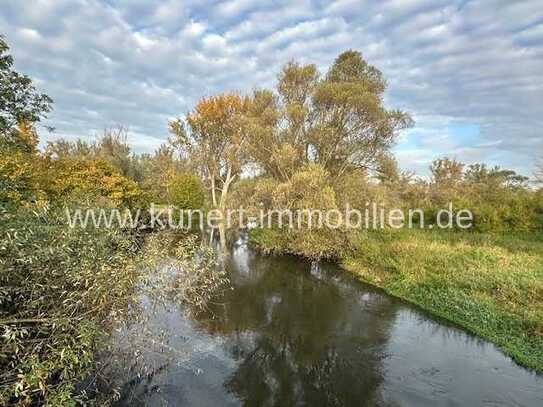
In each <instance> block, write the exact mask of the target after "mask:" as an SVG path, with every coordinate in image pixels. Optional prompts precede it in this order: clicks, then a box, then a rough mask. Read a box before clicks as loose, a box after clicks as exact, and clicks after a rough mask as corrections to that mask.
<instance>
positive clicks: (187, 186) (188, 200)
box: [168, 174, 204, 209]
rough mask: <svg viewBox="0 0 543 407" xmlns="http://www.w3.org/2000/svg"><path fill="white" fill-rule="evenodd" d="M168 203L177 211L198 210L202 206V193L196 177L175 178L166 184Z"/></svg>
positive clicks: (180, 176) (183, 176)
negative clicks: (177, 209)
mask: <svg viewBox="0 0 543 407" xmlns="http://www.w3.org/2000/svg"><path fill="white" fill-rule="evenodd" d="M168 195H169V200H170V203H171V204H173V205H175V206H176V207H177V208H179V209H199V208H202V207H203V206H204V191H203V187H202V183H201V181H200V179H199V178H198V177H197V176H196V175H192V174H182V175H178V176H175V177H174V178H172V180H171V181H170V182H169V184H168Z"/></svg>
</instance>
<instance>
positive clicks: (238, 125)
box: [169, 93, 248, 209]
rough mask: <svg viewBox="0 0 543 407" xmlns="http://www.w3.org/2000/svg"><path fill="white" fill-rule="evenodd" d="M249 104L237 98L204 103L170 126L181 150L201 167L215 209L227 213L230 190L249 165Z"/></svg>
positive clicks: (223, 97)
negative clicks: (245, 121) (246, 118)
mask: <svg viewBox="0 0 543 407" xmlns="http://www.w3.org/2000/svg"><path fill="white" fill-rule="evenodd" d="M247 108H248V101H247V99H246V98H242V97H241V96H239V95H236V94H232V93H229V94H223V95H219V96H214V97H210V98H204V99H202V100H201V101H200V102H199V103H198V104H197V105H196V107H195V109H194V111H192V112H190V113H189V114H187V116H186V122H187V124H188V128H187V127H186V126H185V125H184V123H183V121H182V120H176V121H173V122H170V126H169V127H170V132H171V133H172V134H173V135H174V138H175V141H176V145H178V146H180V148H182V149H183V150H184V151H185V152H186V153H187V154H188V156H189V157H190V158H191V160H194V161H196V162H197V163H198V168H199V170H200V172H201V174H202V175H203V177H204V180H205V181H206V184H207V187H208V188H209V189H210V191H211V199H212V203H213V207H215V208H220V209H224V208H225V205H226V199H227V197H228V192H229V189H230V187H231V185H232V183H233V182H234V180H235V179H236V177H239V175H240V174H241V172H242V169H243V168H244V166H245V164H246V163H247V161H248V159H247V154H246V150H245V147H246V146H245V144H246V131H245V127H244V126H243V115H244V114H245V113H246V112H247Z"/></svg>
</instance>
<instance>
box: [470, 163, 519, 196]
mask: <svg viewBox="0 0 543 407" xmlns="http://www.w3.org/2000/svg"><path fill="white" fill-rule="evenodd" d="M464 180H465V181H466V182H467V183H468V184H471V185H479V186H483V187H484V188H490V189H494V190H495V189H497V188H510V189H519V188H525V187H526V186H527V183H528V177H525V176H523V175H520V174H517V173H516V172H515V171H513V170H506V169H503V168H500V167H499V166H495V167H492V168H489V167H487V166H486V165H485V164H480V163H477V164H472V165H470V166H468V168H467V169H466V171H465V174H464Z"/></svg>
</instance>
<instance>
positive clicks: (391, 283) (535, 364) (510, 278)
mask: <svg viewBox="0 0 543 407" xmlns="http://www.w3.org/2000/svg"><path fill="white" fill-rule="evenodd" d="M277 236H278V233H277V232H276V231H274V232H267V231H266V232H262V231H260V232H258V233H257V235H256V237H255V238H254V239H253V242H254V243H255V244H256V245H257V246H259V247H261V248H264V249H266V250H268V251H270V250H273V240H274V239H275V238H276V237H277ZM350 246H351V247H352V250H347V251H346V252H348V254H345V255H343V256H342V257H341V259H340V260H341V263H342V265H343V266H344V267H345V268H346V269H347V270H349V271H351V272H353V273H354V274H356V275H357V276H358V277H359V278H360V279H361V280H363V281H366V282H369V283H371V284H374V285H376V286H378V287H381V288H383V289H384V290H385V291H387V292H388V293H390V294H392V295H394V296H397V297H400V298H403V299H405V300H407V301H409V302H411V303H414V304H417V305H418V306H420V307H421V308H423V309H425V310H427V311H429V312H431V313H433V314H435V315H438V316H440V317H443V318H445V319H447V320H449V321H452V322H454V323H456V324H458V325H460V326H462V327H464V328H466V329H467V330H469V331H471V332H473V333H475V334H477V335H479V336H481V337H483V338H485V339H488V340H489V341H491V342H493V343H495V344H496V345H498V346H499V347H500V348H501V349H502V350H503V351H504V352H505V353H506V354H507V355H509V356H511V357H512V358H513V359H514V360H515V361H516V362H518V363H519V364H521V365H523V366H526V367H528V368H531V369H534V370H536V371H537V372H539V373H543V237H542V236H533V235H525V236H492V235H486V234H466V233H453V232H428V231H395V232H379V233H377V232H375V233H364V234H362V235H360V236H358V237H357V238H356V239H354V240H353V241H351V243H350ZM276 249H279V250H280V251H286V250H288V240H286V239H285V238H284V237H283V238H282V240H279V241H278V244H277V246H276Z"/></svg>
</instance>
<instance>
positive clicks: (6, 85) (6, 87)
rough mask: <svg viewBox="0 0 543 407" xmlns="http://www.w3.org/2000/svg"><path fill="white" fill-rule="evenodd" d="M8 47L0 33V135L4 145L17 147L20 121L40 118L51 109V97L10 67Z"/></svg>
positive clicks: (28, 121) (33, 120) (30, 122)
mask: <svg viewBox="0 0 543 407" xmlns="http://www.w3.org/2000/svg"><path fill="white" fill-rule="evenodd" d="M8 51H9V47H8V45H7V44H6V42H5V41H4V39H3V37H1V36H0V137H1V140H2V142H3V143H5V144H6V145H9V146H11V147H15V148H19V147H20V140H19V137H20V135H21V134H20V132H19V131H18V128H20V127H21V126H20V124H21V123H26V125H29V126H32V125H34V124H35V123H36V122H39V121H40V120H41V119H43V118H44V117H45V116H46V114H47V113H48V112H50V111H51V104H52V102H53V100H52V99H51V98H50V97H49V96H47V95H45V94H43V93H38V91H37V90H36V88H35V87H34V85H33V84H32V80H31V79H30V78H29V77H28V76H26V75H23V74H20V73H18V72H16V71H15V70H13V69H12V68H13V58H12V56H11V55H9V54H8ZM23 147H24V146H23Z"/></svg>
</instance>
